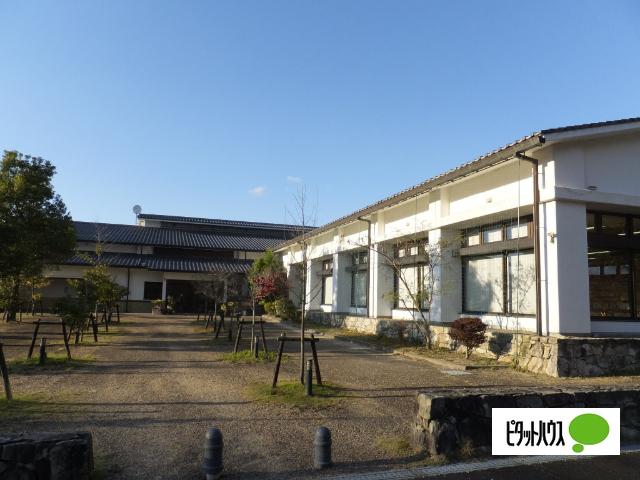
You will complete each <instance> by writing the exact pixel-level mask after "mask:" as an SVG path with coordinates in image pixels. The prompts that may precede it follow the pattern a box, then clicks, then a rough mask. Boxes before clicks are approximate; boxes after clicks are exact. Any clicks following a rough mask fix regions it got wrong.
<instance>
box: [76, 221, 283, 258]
mask: <svg viewBox="0 0 640 480" xmlns="http://www.w3.org/2000/svg"><path fill="white" fill-rule="evenodd" d="M73 223H74V226H75V229H76V240H77V241H78V242H96V241H101V242H105V243H117V244H128V245H146V246H156V247H178V248H203V249H213V250H218V249H221V250H249V251H256V252H258V251H263V250H267V249H269V248H273V247H275V246H276V245H278V244H279V243H281V242H282V239H281V238H280V239H278V238H269V237H249V236H246V237H245V236H240V235H223V234H219V233H208V232H191V231H187V230H178V229H171V228H155V227H140V226H137V225H118V224H113V223H91V222H73Z"/></svg>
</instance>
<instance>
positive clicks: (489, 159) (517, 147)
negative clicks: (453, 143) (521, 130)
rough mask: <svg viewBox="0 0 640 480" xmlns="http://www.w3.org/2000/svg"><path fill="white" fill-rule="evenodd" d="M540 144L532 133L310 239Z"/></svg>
mask: <svg viewBox="0 0 640 480" xmlns="http://www.w3.org/2000/svg"><path fill="white" fill-rule="evenodd" d="M544 143H545V138H544V136H543V135H542V134H541V132H536V133H534V134H532V135H529V136H527V137H524V138H521V139H520V140H517V141H516V142H513V143H511V144H509V145H507V146H506V147H503V148H501V149H499V150H495V151H493V152H491V153H489V154H487V155H484V156H482V157H480V158H478V159H476V160H474V161H471V162H469V163H466V164H464V165H461V166H460V167H457V168H455V169H453V170H450V171H448V172H445V173H443V174H442V175H439V176H437V177H434V178H432V179H429V180H426V181H425V182H422V183H420V184H418V185H415V186H414V187H411V188H409V189H407V190H404V191H402V192H400V193H397V194H395V195H392V196H391V197H387V198H386V199H384V200H381V201H379V202H376V203H373V204H371V205H369V206H367V207H365V208H362V209H360V210H357V211H355V212H353V213H351V214H349V215H346V216H344V217H341V218H339V219H337V220H334V221H333V222H330V223H327V224H326V225H323V226H321V227H318V228H317V229H316V230H314V231H313V232H311V236H316V235H320V234H322V233H325V232H327V231H329V230H331V229H332V228H336V227H339V226H343V225H346V224H348V223H352V222H355V221H357V220H358V217H363V216H366V215H370V214H372V213H375V212H378V211H380V210H383V209H385V208H388V207H391V206H394V205H397V204H398V203H401V202H403V201H405V200H408V199H411V198H413V197H416V196H418V195H422V194H424V193H427V192H429V191H432V190H434V189H436V188H439V187H441V186H443V185H445V184H447V183H451V182H454V181H456V180H459V179H461V178H464V177H467V176H469V175H472V174H474V173H477V172H479V171H481V170H485V169H487V168H490V167H493V166H495V165H498V164H500V163H503V162H505V161H507V160H509V159H511V158H513V157H515V155H516V153H518V152H523V151H527V150H531V149H533V148H535V147H540V146H542V145H543V144H544ZM308 237H309V235H307V238H308ZM301 239H302V236H297V237H295V238H293V239H291V240H288V241H286V242H283V243H281V244H280V245H278V246H277V247H276V248H275V249H274V251H282V250H284V249H286V248H288V247H290V246H291V245H295V244H296V243H298V242H300V240H301Z"/></svg>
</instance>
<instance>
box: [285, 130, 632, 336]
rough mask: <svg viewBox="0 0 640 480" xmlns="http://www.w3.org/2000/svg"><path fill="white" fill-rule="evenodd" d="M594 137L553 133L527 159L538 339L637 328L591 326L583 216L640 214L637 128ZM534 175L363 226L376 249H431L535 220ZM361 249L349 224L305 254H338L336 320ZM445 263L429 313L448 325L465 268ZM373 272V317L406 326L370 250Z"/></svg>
mask: <svg viewBox="0 0 640 480" xmlns="http://www.w3.org/2000/svg"><path fill="white" fill-rule="evenodd" d="M592 133H594V134H590V135H588V136H585V135H583V134H582V133H581V132H569V133H568V132H561V133H558V134H549V135H548V136H547V143H546V145H545V146H544V147H543V148H542V149H540V150H538V151H536V152H528V153H527V154H528V155H529V156H533V157H535V158H538V159H539V162H540V169H539V177H538V184H539V188H540V200H541V207H540V228H539V231H538V232H537V233H538V235H539V238H540V246H541V252H540V255H541V257H540V258H541V270H542V271H541V290H542V295H541V300H542V311H541V312H540V313H541V322H542V330H543V333H549V334H567V335H569V334H579V335H584V334H591V333H613V334H615V333H622V334H624V333H640V322H635V323H634V322H604V321H593V322H592V321H591V318H590V307H589V277H588V267H587V234H586V224H585V220H586V210H587V209H594V210H604V211H607V210H611V211H618V212H623V213H636V214H640V187H639V186H638V178H640V129H638V128H636V129H635V130H634V131H631V130H629V129H627V131H626V132H625V133H624V134H619V135H618V134H615V135H614V132H613V130H612V129H608V130H602V129H598V131H596V132H592ZM595 134H598V135H604V136H596V135H595ZM574 137H575V138H574ZM531 173H532V169H531V164H530V163H529V162H527V161H524V160H520V161H519V160H517V159H512V160H510V161H509V162H507V163H503V164H500V165H497V166H494V167H491V168H489V169H486V170H484V171H482V172H479V173H476V174H473V175H470V176H468V177H465V178H463V179H460V180H456V181H455V182H453V183H450V184H447V185H444V186H441V187H439V188H437V189H435V190H433V191H430V192H425V193H424V194H422V195H420V196H418V197H416V198H414V199H409V200H406V201H404V202H402V203H400V204H398V205H395V206H392V207H388V208H385V209H384V210H379V211H377V212H375V213H374V214H373V215H371V216H370V217H368V218H370V219H371V220H372V222H373V227H372V243H373V244H374V245H377V244H378V243H379V242H384V241H393V240H396V239H399V238H401V237H403V236H407V235H415V234H418V233H420V232H424V233H425V235H426V234H428V235H429V241H430V242H431V243H432V244H434V243H437V241H438V239H439V238H440V237H441V236H442V235H445V236H448V237H452V236H455V235H457V234H458V232H460V230H461V229H462V228H466V227H470V226H477V225H483V224H487V223H491V222H494V221H498V220H501V219H507V218H514V217H516V212H517V211H518V210H519V211H520V215H527V214H531V212H532V204H533V182H532V175H531ZM588 187H592V188H591V189H589V188H588ZM593 187H595V189H593ZM518 207H519V208H518ZM366 244H367V224H366V223H365V222H362V221H353V222H352V223H349V224H345V225H341V226H339V227H336V228H334V229H332V230H330V231H328V232H323V233H322V234H321V235H319V236H318V239H317V241H316V242H314V245H313V248H312V250H310V256H311V257H313V256H317V257H320V256H324V255H328V254H333V255H334V305H333V306H332V310H333V311H334V312H349V311H351V310H350V309H349V304H350V289H351V285H350V281H351V279H350V274H349V273H348V272H346V271H344V267H345V266H346V265H345V264H347V265H348V263H349V258H348V254H347V253H346V252H349V251H351V250H354V249H356V248H362V246H366ZM376 248H377V247H376ZM316 249H317V251H316ZM374 250H375V248H374ZM281 252H282V253H283V256H284V261H285V263H288V262H292V261H293V260H294V258H295V256H293V255H290V254H289V253H288V251H287V249H283V250H281ZM297 256H298V258H299V257H300V255H299V254H298V255H297ZM445 264H446V266H447V270H448V271H444V269H441V271H440V272H438V275H439V277H440V278H439V280H440V282H441V285H442V293H443V294H442V295H441V296H440V297H439V298H437V299H436V301H435V302H434V305H433V308H432V312H431V313H432V320H433V321H434V322H444V323H448V322H451V321H453V320H454V319H455V318H457V317H458V316H460V315H461V314H464V312H462V285H461V282H462V273H461V259H460V257H459V256H456V255H455V252H454V255H453V256H450V258H448V259H447V260H446V262H445ZM370 268H371V272H370V275H371V276H370V292H369V295H370V296H369V299H370V300H369V305H370V312H369V315H370V316H372V317H374V316H376V317H393V318H398V319H400V318H408V319H410V318H411V314H410V313H409V312H406V311H402V310H392V303H391V302H389V301H387V300H386V299H385V293H387V292H389V291H391V290H392V289H393V275H392V272H391V275H386V274H385V267H384V266H383V265H381V261H380V258H378V255H376V253H375V251H373V252H371V253H370ZM482 318H483V320H484V321H486V322H487V323H489V324H492V325H494V326H498V325H502V326H505V325H506V326H507V328H515V327H516V325H517V327H518V328H519V329H522V330H528V331H535V327H536V326H535V317H533V316H521V317H520V318H518V319H516V318H515V317H513V316H508V315H482Z"/></svg>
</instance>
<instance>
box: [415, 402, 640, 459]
mask: <svg viewBox="0 0 640 480" xmlns="http://www.w3.org/2000/svg"><path fill="white" fill-rule="evenodd" d="M494 407H499V408H515V407H523V408H543V407H553V408H558V407H587V408H589V407H592V408H605V407H614V408H615V407H618V408H620V427H621V428H620V434H621V442H622V443H636V442H637V441H638V440H640V390H603V391H554V392H540V393H531V392H518V391H514V392H511V393H505V392H495V393H486V391H485V392H483V393H481V392H480V391H476V392H474V391H467V392H460V391H459V390H458V391H451V392H444V393H442V392H438V393H431V392H420V393H418V394H417V397H416V417H415V420H414V424H413V429H412V442H413V444H414V446H415V447H416V448H419V449H421V450H423V451H426V452H427V453H429V454H430V455H455V454H456V453H457V452H458V451H459V450H460V449H461V448H464V449H465V450H467V452H468V450H469V449H472V450H474V451H480V452H482V451H489V450H490V449H491V409H492V408H494Z"/></svg>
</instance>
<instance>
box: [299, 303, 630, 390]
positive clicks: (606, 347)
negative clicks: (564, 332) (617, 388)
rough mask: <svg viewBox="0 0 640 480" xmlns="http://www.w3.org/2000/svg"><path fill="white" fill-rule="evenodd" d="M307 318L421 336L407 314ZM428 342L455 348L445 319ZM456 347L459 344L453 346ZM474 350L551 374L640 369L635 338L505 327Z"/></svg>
mask: <svg viewBox="0 0 640 480" xmlns="http://www.w3.org/2000/svg"><path fill="white" fill-rule="evenodd" d="M307 318H308V319H309V320H311V321H313V322H316V323H320V324H323V325H327V326H331V327H341V328H347V329H349V330H354V331H357V332H360V333H366V334H370V335H383V336H386V337H389V338H397V339H401V340H403V341H406V342H408V343H410V342H422V340H423V335H422V332H421V330H420V329H419V328H418V327H417V326H416V323H415V322H413V321H410V320H392V319H388V318H367V317H357V316H352V315H347V314H334V313H325V312H322V311H310V312H308V316H307ZM430 330H431V342H432V345H434V346H435V347H438V348H446V349H455V348H457V346H456V345H455V343H454V342H453V341H452V340H451V339H450V338H449V327H448V326H447V325H431V329H430ZM458 348H459V349H460V351H462V347H458ZM474 352H475V353H476V354H479V355H483V356H486V357H490V358H495V359H498V360H499V361H503V362H506V363H513V362H514V361H515V359H516V357H517V358H518V368H520V369H522V370H526V371H529V372H533V373H542V374H545V375H551V376H553V377H592V376H603V375H618V374H638V373H640V338H590V337H563V336H549V337H545V336H536V335H533V334H531V333H522V332H520V333H518V334H516V333H515V332H513V331H508V330H490V329H488V330H487V341H486V342H485V343H483V344H482V345H481V346H480V347H478V348H477V349H476V350H474Z"/></svg>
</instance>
